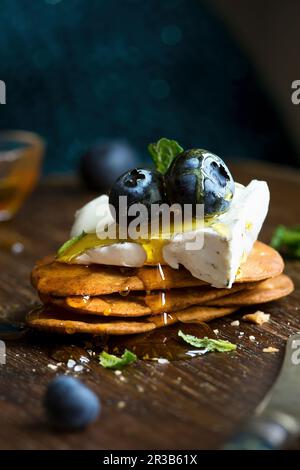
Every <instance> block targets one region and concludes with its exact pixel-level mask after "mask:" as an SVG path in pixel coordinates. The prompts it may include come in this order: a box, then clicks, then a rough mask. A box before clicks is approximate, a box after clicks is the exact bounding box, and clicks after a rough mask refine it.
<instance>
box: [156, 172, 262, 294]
mask: <svg viewBox="0 0 300 470" xmlns="http://www.w3.org/2000/svg"><path fill="white" fill-rule="evenodd" d="M269 199H270V194H269V189H268V185H267V183H266V182H264V181H257V180H253V181H251V183H250V184H249V185H248V186H246V187H244V186H242V185H239V184H236V191H235V195H234V198H233V201H232V204H231V207H230V210H229V211H227V212H226V213H224V214H222V215H221V216H219V217H218V220H217V223H216V224H215V227H216V228H215V229H214V225H212V227H206V228H203V229H200V230H203V232H204V244H203V248H202V249H201V250H198V251H194V250H187V249H185V247H186V234H184V233H181V234H177V235H175V236H174V237H173V239H172V240H171V242H170V244H168V245H166V246H165V247H164V249H163V257H164V259H165V261H166V263H167V264H169V265H170V266H171V267H173V268H175V269H176V268H178V267H179V265H180V264H181V265H183V266H184V267H185V268H186V269H187V270H188V271H190V272H191V274H192V275H193V276H194V277H197V278H199V279H202V280H203V281H206V282H208V283H209V284H211V285H212V286H214V287H229V288H230V287H231V286H232V284H233V282H234V280H235V277H236V275H237V272H238V269H239V267H240V265H241V262H242V261H243V260H245V259H246V257H247V255H248V254H249V252H250V251H251V249H252V247H253V244H254V242H255V240H257V237H258V234H259V232H260V229H261V227H262V224H263V222H264V220H265V217H266V215H267V212H268V207H269ZM223 226H224V230H223V229H222V227H223Z"/></svg>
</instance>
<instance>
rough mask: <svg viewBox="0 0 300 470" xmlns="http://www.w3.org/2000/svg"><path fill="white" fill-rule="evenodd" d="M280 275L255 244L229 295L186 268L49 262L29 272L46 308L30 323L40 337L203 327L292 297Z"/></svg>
mask: <svg viewBox="0 0 300 470" xmlns="http://www.w3.org/2000/svg"><path fill="white" fill-rule="evenodd" d="M283 269H284V262H283V260H282V258H281V256H280V255H279V254H278V253H277V251H275V250H274V249H273V248H271V247H269V246H267V245H265V244H264V243H261V242H258V241H257V242H256V243H255V244H254V247H253V249H252V251H251V253H250V255H249V256H248V259H247V261H245V262H244V263H243V264H242V266H241V268H240V270H239V273H238V276H237V278H236V282H235V283H234V284H233V286H232V288H231V289H217V288H215V287H211V286H210V285H209V284H206V283H205V282H203V281H201V280H199V279H196V278H195V277H193V276H192V275H191V274H190V273H189V272H188V271H187V270H185V269H184V268H182V269H179V270H176V269H172V268H170V267H168V266H159V267H157V266H153V267H150V266H145V267H143V268H136V269H135V268H119V267H112V266H104V265H90V266H82V265H76V264H65V263H61V262H58V261H56V260H55V259H53V258H46V259H43V260H42V261H40V262H39V263H38V264H37V265H36V267H35V268H34V270H33V272H32V283H33V286H34V287H35V288H36V289H37V291H38V293H39V296H40V298H41V300H42V302H43V305H42V306H41V307H39V308H37V309H35V310H33V311H32V312H30V313H29V315H28V318H27V322H28V324H29V325H30V326H31V327H33V328H37V329H41V330H46V331H54V332H59V333H65V334H68V333H69V334H70V333H89V334H92V335H103V334H112V335H123V334H134V333H143V332H147V331H150V330H154V329H156V328H160V327H164V326H167V325H170V324H173V323H176V322H184V323H193V322H195V323H198V322H207V321H210V320H212V319H214V318H218V317H223V316H225V315H229V314H230V313H232V312H236V311H237V310H239V309H240V308H241V307H244V306H249V305H256V304H261V303H265V302H270V301H272V300H277V299H279V298H281V297H284V296H286V295H288V294H290V293H291V292H292V291H293V288H294V287H293V283H292V281H291V279H290V278H289V277H288V276H286V275H285V274H282V272H283Z"/></svg>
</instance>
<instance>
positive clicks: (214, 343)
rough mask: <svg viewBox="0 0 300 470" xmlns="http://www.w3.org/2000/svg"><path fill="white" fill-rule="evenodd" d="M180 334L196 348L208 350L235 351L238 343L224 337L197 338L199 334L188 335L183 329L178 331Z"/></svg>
mask: <svg viewBox="0 0 300 470" xmlns="http://www.w3.org/2000/svg"><path fill="white" fill-rule="evenodd" d="M178 336H180V338H182V339H183V340H184V341H185V342H186V343H188V344H191V345H192V346H195V347H196V348H203V349H205V350H206V351H207V352H212V351H218V352H227V351H234V350H235V349H236V344H233V343H230V342H229V341H226V340H222V339H211V338H207V337H205V338H197V336H193V335H186V334H185V333H183V332H182V331H181V330H179V331H178Z"/></svg>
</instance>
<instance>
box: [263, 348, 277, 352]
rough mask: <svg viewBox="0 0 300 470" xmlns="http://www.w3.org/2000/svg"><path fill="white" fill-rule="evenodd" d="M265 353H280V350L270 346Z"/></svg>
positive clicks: (265, 349)
mask: <svg viewBox="0 0 300 470" xmlns="http://www.w3.org/2000/svg"><path fill="white" fill-rule="evenodd" d="M263 352H264V353H277V352H279V349H278V348H273V346H268V347H267V348H264V349H263Z"/></svg>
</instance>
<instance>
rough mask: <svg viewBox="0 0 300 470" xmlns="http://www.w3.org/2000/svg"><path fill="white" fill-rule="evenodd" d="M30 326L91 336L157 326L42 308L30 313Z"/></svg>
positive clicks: (143, 330)
mask: <svg viewBox="0 0 300 470" xmlns="http://www.w3.org/2000/svg"><path fill="white" fill-rule="evenodd" d="M26 323H27V325H28V326H30V327H31V328H34V329H38V330H42V331H46V332H51V333H61V334H74V333H83V334H86V333H87V334H91V335H130V334H135V333H145V332H147V331H150V330H153V329H154V328H155V324H154V323H151V322H148V321H147V320H146V321H140V322H138V321H130V320H125V321H120V320H116V319H109V320H108V319H105V320H101V318H96V317H95V316H88V315H84V316H80V315H78V314H76V315H74V314H71V313H70V312H67V311H65V310H61V311H60V310H58V309H55V308H51V306H47V307H40V308H37V309H34V310H32V311H31V312H29V314H28V315H27V318H26Z"/></svg>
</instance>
